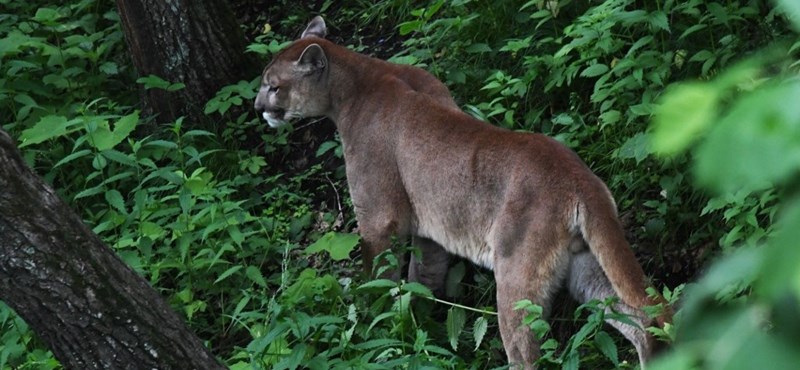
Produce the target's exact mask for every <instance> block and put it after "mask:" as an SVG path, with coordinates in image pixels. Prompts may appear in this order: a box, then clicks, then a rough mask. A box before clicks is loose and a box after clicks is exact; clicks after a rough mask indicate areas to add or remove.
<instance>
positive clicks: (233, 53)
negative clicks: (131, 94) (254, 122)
mask: <svg viewBox="0 0 800 370" xmlns="http://www.w3.org/2000/svg"><path fill="white" fill-rule="evenodd" d="M116 4H117V9H118V11H119V15H120V19H121V21H122V27H123V30H124V32H125V39H126V40H127V43H128V49H129V50H130V54H131V58H132V59H133V65H134V66H135V67H136V70H137V71H138V72H139V75H140V76H149V75H151V74H152V75H156V76H158V77H160V78H162V79H164V80H166V81H169V82H171V83H183V84H185V85H186V87H185V88H183V89H181V90H178V91H173V92H168V91H166V90H163V89H149V90H144V89H143V90H142V96H143V102H144V103H145V113H155V114H157V115H158V120H159V121H161V122H169V121H173V120H175V119H176V118H178V117H180V116H186V117H188V118H190V120H191V121H192V122H196V121H197V119H199V118H202V116H203V109H204V107H205V104H206V102H207V101H208V100H209V99H210V98H212V97H214V95H215V94H216V92H217V91H218V90H219V89H220V88H222V87H224V86H225V85H229V84H232V83H236V82H238V81H240V80H247V81H249V80H252V79H253V78H255V77H256V76H257V75H258V71H259V66H258V63H257V60H256V58H255V57H253V56H251V55H250V54H245V52H244V51H245V47H246V44H245V38H244V34H243V32H242V31H241V29H240V28H239V25H238V23H237V21H236V18H235V17H234V15H233V12H232V11H231V10H230V8H229V7H228V4H227V2H226V1H217V0H192V1H189V0H173V1H163V0H116ZM248 107H249V105H248Z"/></svg>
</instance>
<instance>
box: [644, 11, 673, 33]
mask: <svg viewBox="0 0 800 370" xmlns="http://www.w3.org/2000/svg"><path fill="white" fill-rule="evenodd" d="M648 21H649V22H650V25H652V26H653V27H656V28H659V29H661V30H664V31H667V32H669V20H668V19H667V15H666V14H665V13H664V12H663V11H661V10H658V11H655V12H652V13H650V14H649V15H648Z"/></svg>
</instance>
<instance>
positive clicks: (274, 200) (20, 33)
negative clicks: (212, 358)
mask: <svg viewBox="0 0 800 370" xmlns="http://www.w3.org/2000/svg"><path fill="white" fill-rule="evenodd" d="M0 4H2V6H3V8H4V12H5V14H2V15H0V72H2V73H0V125H2V128H3V129H4V130H6V131H7V132H9V133H11V135H12V136H13V137H15V138H16V139H17V140H18V143H19V147H20V149H21V151H22V153H23V155H24V157H25V160H26V161H27V163H28V164H29V165H30V166H31V167H32V168H34V169H35V170H36V172H37V173H38V174H39V175H41V176H42V177H43V178H44V179H46V181H47V182H48V183H50V184H52V185H53V187H54V188H55V189H56V190H57V191H58V193H59V194H60V195H61V196H62V197H63V198H64V199H65V200H67V201H68V202H69V203H70V205H71V206H72V207H73V209H74V210H76V212H78V213H79V214H80V215H81V217H82V218H83V219H84V220H85V222H86V223H87V224H88V225H90V227H91V228H92V229H93V230H94V232H95V233H97V234H98V235H99V236H100V237H101V238H102V240H103V241H105V242H106V243H107V244H108V245H109V246H110V247H111V248H113V249H114V250H115V251H116V252H117V253H118V254H119V255H120V256H121V257H122V259H124V261H125V262H126V263H128V264H129V265H130V266H132V267H133V268H134V269H135V270H136V271H137V272H139V273H140V274H141V275H142V276H144V277H145V278H146V279H147V280H148V281H149V282H150V283H151V284H152V285H153V286H154V287H155V288H156V289H157V290H158V291H159V292H160V293H161V294H162V295H163V296H164V297H165V298H166V299H168V300H169V302H170V303H171V305H172V306H173V307H174V308H175V310H177V311H178V312H180V313H181V314H182V315H183V317H184V318H185V319H186V321H187V323H188V324H189V326H190V327H191V328H192V330H193V331H194V332H196V333H197V334H198V335H199V336H200V337H201V338H202V339H203V340H204V342H205V343H206V344H207V345H208V347H209V348H211V349H212V351H213V352H214V354H215V355H216V356H218V358H220V359H221V360H222V361H223V362H224V363H225V364H227V365H228V366H229V367H230V368H231V369H296V368H310V369H334V368H336V369H339V368H359V369H360V368H365V369H369V368H376V369H383V368H409V369H417V368H430V369H441V368H456V369H487V368H497V367H500V368H502V367H503V366H505V352H504V351H503V347H502V343H501V340H500V336H499V333H498V325H497V318H496V315H495V314H494V312H495V302H494V289H495V287H494V282H493V278H492V274H491V272H490V271H486V270H483V269H480V268H477V267H475V266H473V265H471V264H470V263H469V262H466V261H455V262H454V263H453V265H452V266H451V268H450V271H449V273H448V277H447V296H448V299H447V301H442V300H436V299H434V298H433V296H432V294H431V293H430V292H429V291H428V290H427V289H426V288H425V287H424V286H422V285H419V284H416V283H408V282H405V281H398V282H395V281H390V280H382V279H377V280H366V279H364V278H363V277H362V276H361V274H360V269H361V261H360V255H359V253H358V249H357V246H358V243H359V237H358V236H357V233H356V228H357V225H356V222H355V220H354V216H353V212H352V204H351V203H350V200H349V197H348V194H347V185H346V179H345V176H344V169H343V158H342V148H341V144H340V142H339V140H338V138H337V137H336V134H335V132H334V127H333V124H332V123H331V122H328V121H325V120H306V121H302V122H299V123H296V124H294V125H293V126H291V127H286V128H281V129H278V130H273V129H269V128H268V127H267V125H266V124H265V123H263V122H261V121H260V120H259V119H258V117H256V116H255V114H254V112H252V111H247V112H246V113H242V114H241V115H238V114H239V113H237V115H235V116H234V115H233V114H231V112H234V111H236V110H235V109H232V108H235V107H238V106H243V107H250V106H251V105H252V101H253V99H254V97H255V93H256V90H257V87H258V81H259V78H258V77H259V76H253V79H252V80H251V81H239V82H236V83H234V84H231V85H230V86H227V87H225V88H223V89H222V90H221V91H220V92H219V93H218V94H217V96H216V97H215V98H213V99H211V100H210V101H209V102H208V103H207V104H206V106H205V113H206V115H207V117H208V122H203V123H202V124H198V123H196V122H184V120H183V119H178V120H176V121H174V122H160V121H159V120H158V118H157V117H147V116H143V115H142V114H141V113H140V111H141V106H140V102H139V100H138V99H139V97H138V95H137V94H136V91H137V89H181V88H183V86H182V84H181V82H180V81H164V80H162V79H160V78H159V77H158V76H146V77H140V76H136V72H135V70H134V69H133V66H132V65H131V62H130V58H129V57H128V55H127V49H126V46H125V42H124V39H123V33H122V31H121V29H120V25H119V17H118V15H117V13H116V9H115V8H114V6H113V4H112V3H110V2H103V1H97V0H80V1H75V2H72V3H70V4H62V3H60V2H54V1H45V0H36V1H20V0H0ZM231 4H232V7H233V8H234V9H235V10H236V12H237V16H238V18H239V19H240V21H241V23H242V27H243V28H244V29H245V30H246V33H247V34H248V37H250V40H249V42H250V45H249V47H248V50H247V52H249V53H255V54H257V55H258V56H259V58H260V59H261V60H262V61H263V62H264V63H265V64H266V63H267V62H268V60H270V58H271V57H272V55H274V53H276V52H277V51H278V50H280V49H281V47H282V46H284V45H286V44H287V43H288V42H290V41H291V40H293V39H294V38H295V37H297V35H298V34H299V33H300V32H301V31H302V29H303V28H304V27H305V25H306V23H307V22H308V20H310V19H311V18H312V17H313V16H314V15H316V14H322V15H323V16H324V17H325V19H326V22H327V23H328V25H329V30H330V36H329V38H331V39H332V40H335V41H336V42H338V43H340V44H343V45H347V46H348V47H350V48H351V49H353V50H355V51H358V52H361V53H365V54H368V55H372V56H376V57H380V58H383V59H388V60H391V61H394V62H397V63H406V64H414V65H418V66H421V67H423V68H425V69H427V70H428V71H430V72H431V73H433V74H435V75H436V76H437V77H439V78H440V79H441V80H442V81H444V82H445V83H446V84H447V85H448V87H449V88H450V89H451V91H452V93H453V96H454V97H455V99H456V101H457V102H458V104H459V105H460V106H461V107H462V108H463V110H464V111H466V112H468V113H469V114H471V115H473V116H475V117H477V118H479V119H482V120H485V121H487V122H490V123H492V124H495V125H498V126H501V127H505V128H509V129H512V130H522V131H533V132H540V133H544V134H547V135H550V136H553V137H555V138H556V139H557V140H559V141H561V142H562V143H564V144H566V145H567V146H569V147H570V148H572V149H573V150H575V151H576V152H577V153H578V154H579V155H580V156H581V157H582V158H583V159H584V161H585V162H586V163H587V164H588V165H589V167H590V168H592V170H594V171H595V172H596V173H597V174H598V176H600V177H601V178H602V179H604V180H605V181H606V183H607V184H608V185H609V187H610V189H611V191H612V193H613V194H614V196H615V198H616V200H617V203H618V205H619V209H620V213H621V217H622V220H623V223H624V225H625V228H626V232H627V237H628V240H629V241H630V242H631V244H632V247H633V248H634V251H635V252H636V255H637V257H638V258H639V260H640V262H641V263H642V265H643V267H644V269H645V271H646V273H647V274H648V276H650V278H651V279H652V281H653V282H654V283H655V285H656V286H657V287H659V289H660V291H662V292H664V293H665V296H666V297H667V298H668V299H669V300H670V301H671V302H673V303H676V304H677V303H680V304H679V305H678V306H677V308H678V311H677V315H676V321H675V326H674V327H670V328H668V329H667V330H666V331H664V330H659V329H654V332H655V334H657V335H658V336H659V337H661V338H662V339H663V340H665V341H668V342H670V343H671V344H672V345H671V347H672V349H671V350H669V351H668V352H667V353H666V355H665V356H664V357H663V358H662V359H660V360H659V361H658V362H656V363H655V364H654V365H653V366H652V367H650V368H651V369H653V368H654V369H701V368H702V369H753V368H762V367H763V365H764V364H769V367H770V368H773V369H791V368H793V367H792V366H794V365H795V364H796V363H798V362H799V361H800V358H798V357H800V354H798V353H797V351H795V350H794V348H797V344H798V343H800V337H798V333H800V330H797V329H798V328H797V323H796V320H794V318H795V317H796V316H797V314H798V311H800V307H799V306H798V297H799V296H800V255H798V254H800V249H798V248H796V246H795V241H796V240H798V237H800V235H795V234H797V233H800V229H797V228H796V227H792V225H797V224H800V219H798V218H799V217H800V204H798V202H797V190H796V189H797V187H796V186H795V184H796V183H797V181H798V174H799V173H800V172H798V170H797V169H798V168H800V145H798V144H800V105H798V104H796V102H795V101H794V100H796V99H797V97H798V96H800V79H798V67H799V66H800V63H798V62H797V60H798V59H797V56H798V50H799V49H800V42H799V41H798V37H797V33H796V32H795V31H796V30H798V29H800V5H798V4H796V2H794V1H792V0H778V1H766V0H738V1H734V0H727V1H699V0H687V1H677V0H656V1H634V0H597V1H592V0H561V1H547V0H533V1H495V2H480V1H470V0H451V1H444V0H437V1H428V2H408V1H379V2H367V1H360V0H356V1H341V2H335V3H334V2H333V1H307V2H301V4H299V5H298V4H297V2H292V1H283V0H281V1H276V2H273V5H270V6H267V7H265V6H264V5H263V2H256V1H247V0H243V1H232V2H231ZM787 225H788V226H787ZM397 244H398V245H397V247H398V248H399V249H403V248H407V249H413V248H411V247H410V246H407V245H405V243H403V241H398V242H397ZM412 252H413V250H412ZM385 257H386V259H387V260H388V261H389V262H390V263H391V262H392V261H394V262H395V263H396V258H394V257H393V256H391V255H387V256H385ZM608 303H609V302H591V303H590V304H587V305H583V306H578V305H577V304H574V303H571V302H570V300H569V299H568V298H567V297H566V296H564V297H561V298H559V299H558V300H557V308H556V309H555V312H554V314H553V318H552V319H550V320H548V321H544V320H542V319H541V318H540V317H539V315H540V313H541V311H540V309H538V310H537V307H535V306H532V305H524V304H523V305H521V306H522V308H521V309H526V310H528V312H529V313H530V314H529V316H528V319H527V320H526V323H525V324H527V325H530V326H531V328H532V329H533V330H534V332H536V334H537V335H538V336H540V337H541V338H542V339H543V345H542V358H541V360H540V361H539V366H540V367H541V368H564V369H577V368H633V367H636V366H637V364H636V353H635V350H634V349H633V347H632V346H631V345H630V344H629V343H627V342H626V341H625V340H624V338H622V337H621V336H620V335H618V334H617V333H616V331H614V330H610V328H608V327H607V326H605V325H603V320H604V317H605V313H604V307H605V305H606V304H608ZM59 367H60V365H59V364H58V362H57V361H56V360H55V359H54V358H53V356H52V354H51V353H50V352H49V351H48V350H47V349H46V348H45V347H44V346H43V345H42V343H40V342H39V341H38V340H37V338H36V336H35V335H34V333H32V332H31V331H30V330H29V329H28V327H27V325H26V324H25V322H24V321H23V320H22V319H20V318H19V316H18V315H17V314H16V313H15V312H13V311H12V310H10V309H9V308H7V307H6V306H5V305H0V369H52V368H59Z"/></svg>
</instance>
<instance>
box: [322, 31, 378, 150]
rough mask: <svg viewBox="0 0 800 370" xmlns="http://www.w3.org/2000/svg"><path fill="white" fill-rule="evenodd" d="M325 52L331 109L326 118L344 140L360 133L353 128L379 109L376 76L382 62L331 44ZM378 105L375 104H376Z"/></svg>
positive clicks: (356, 128)
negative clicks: (328, 67) (331, 122)
mask: <svg viewBox="0 0 800 370" xmlns="http://www.w3.org/2000/svg"><path fill="white" fill-rule="evenodd" d="M327 50H328V63H329V66H330V69H329V76H328V81H327V83H328V89H329V91H330V94H331V95H330V99H331V109H330V112H329V113H328V114H327V116H328V118H330V119H332V120H333V121H334V122H335V123H336V128H337V129H338V130H339V132H340V134H341V135H342V137H343V138H345V136H352V134H353V133H354V132H357V131H358V130H359V128H358V127H353V126H354V125H356V124H358V123H361V122H362V121H364V120H365V119H367V120H368V118H367V116H368V115H369V114H370V112H371V111H375V110H376V109H378V107H379V106H380V103H379V102H375V101H371V100H375V99H379V98H378V97H377V96H376V94H374V92H375V90H376V89H380V86H378V85H379V84H380V82H379V78H378V77H379V76H380V73H381V72H380V71H381V69H382V68H385V66H384V65H383V64H384V62H383V61H381V60H378V59H374V58H370V57H367V56H365V55H361V54H358V53H356V52H353V51H351V50H348V49H346V48H344V47H342V46H338V45H331V46H330V47H329V48H327ZM376 104H378V105H376Z"/></svg>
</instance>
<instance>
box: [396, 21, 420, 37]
mask: <svg viewBox="0 0 800 370" xmlns="http://www.w3.org/2000/svg"><path fill="white" fill-rule="evenodd" d="M421 27H422V21H420V20H416V21H409V22H403V23H400V26H399V27H398V28H399V29H400V36H405V35H408V34H409V33H411V32H414V31H418V30H419V29H420V28H421Z"/></svg>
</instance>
